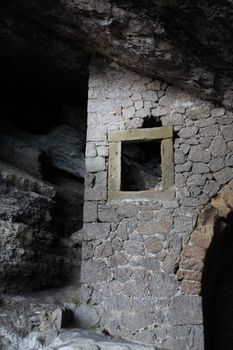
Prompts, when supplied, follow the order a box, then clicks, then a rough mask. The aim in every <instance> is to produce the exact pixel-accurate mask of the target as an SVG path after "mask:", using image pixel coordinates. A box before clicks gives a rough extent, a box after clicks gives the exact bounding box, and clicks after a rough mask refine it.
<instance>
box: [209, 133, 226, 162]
mask: <svg viewBox="0 0 233 350" xmlns="http://www.w3.org/2000/svg"><path fill="white" fill-rule="evenodd" d="M226 149H227V145H226V142H225V140H224V138H223V137H222V136H216V137H215V138H214V139H213V141H212V142H211V144H210V153H211V154H212V155H213V157H219V158H221V157H224V156H225V154H226Z"/></svg>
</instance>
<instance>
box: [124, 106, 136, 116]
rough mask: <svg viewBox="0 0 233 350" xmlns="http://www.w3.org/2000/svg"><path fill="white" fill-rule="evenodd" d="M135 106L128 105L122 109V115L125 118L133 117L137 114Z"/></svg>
mask: <svg viewBox="0 0 233 350" xmlns="http://www.w3.org/2000/svg"><path fill="white" fill-rule="evenodd" d="M135 112H136V110H135V107H127V108H123V109H122V115H123V118H125V119H130V118H133V117H134V115H135Z"/></svg>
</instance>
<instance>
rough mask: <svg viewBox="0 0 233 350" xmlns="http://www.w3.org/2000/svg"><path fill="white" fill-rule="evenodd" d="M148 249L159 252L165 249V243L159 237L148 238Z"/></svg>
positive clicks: (146, 244) (155, 252)
mask: <svg viewBox="0 0 233 350" xmlns="http://www.w3.org/2000/svg"><path fill="white" fill-rule="evenodd" d="M145 248H146V251H147V252H149V253H152V254H157V253H159V252H160V251H161V250H162V249H163V243H162V242H161V241H160V240H159V239H156V238H154V239H148V240H147V241H146V242H145Z"/></svg>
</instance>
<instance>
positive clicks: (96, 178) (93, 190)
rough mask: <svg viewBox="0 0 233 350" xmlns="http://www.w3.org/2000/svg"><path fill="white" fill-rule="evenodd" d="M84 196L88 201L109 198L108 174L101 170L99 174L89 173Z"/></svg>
mask: <svg viewBox="0 0 233 350" xmlns="http://www.w3.org/2000/svg"><path fill="white" fill-rule="evenodd" d="M85 184H86V187H85V193H84V198H85V200H87V201H98V200H100V201H101V200H106V199H107V174H106V172H99V173H97V174H87V176H86V180H85Z"/></svg>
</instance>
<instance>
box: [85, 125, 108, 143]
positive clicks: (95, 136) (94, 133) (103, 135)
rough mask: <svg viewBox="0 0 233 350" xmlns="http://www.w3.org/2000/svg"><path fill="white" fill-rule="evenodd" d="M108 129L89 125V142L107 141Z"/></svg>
mask: <svg viewBox="0 0 233 350" xmlns="http://www.w3.org/2000/svg"><path fill="white" fill-rule="evenodd" d="M106 140H107V129H106V127H101V128H98V127H97V126H96V125H95V126H89V127H88V128H87V142H88V141H106Z"/></svg>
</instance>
